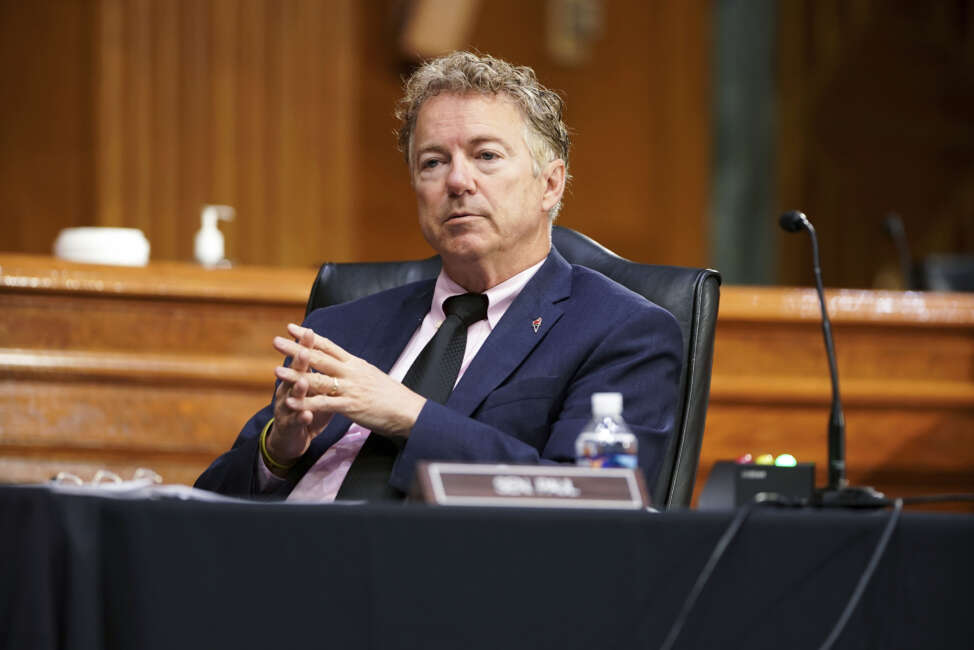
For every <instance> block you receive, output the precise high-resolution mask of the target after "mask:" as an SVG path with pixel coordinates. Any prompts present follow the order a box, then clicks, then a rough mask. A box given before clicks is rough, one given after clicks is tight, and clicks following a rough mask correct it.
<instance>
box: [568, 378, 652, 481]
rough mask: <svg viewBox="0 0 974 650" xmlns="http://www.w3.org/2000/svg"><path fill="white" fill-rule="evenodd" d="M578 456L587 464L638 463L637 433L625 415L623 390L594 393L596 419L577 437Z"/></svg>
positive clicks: (629, 465) (617, 464)
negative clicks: (623, 415)
mask: <svg viewBox="0 0 974 650" xmlns="http://www.w3.org/2000/svg"><path fill="white" fill-rule="evenodd" d="M575 458H576V462H577V463H578V464H579V465H582V466H584V467H631V468H635V467H637V466H638V464H639V456H638V454H637V442H636V436H634V435H633V434H632V432H631V431H630V430H629V426H628V425H627V424H626V421H625V420H623V419H622V394H620V393H594V394H593V395H592V420H591V421H590V422H589V423H588V424H587V425H585V428H584V429H582V433H580V434H579V436H578V438H577V439H576V440H575Z"/></svg>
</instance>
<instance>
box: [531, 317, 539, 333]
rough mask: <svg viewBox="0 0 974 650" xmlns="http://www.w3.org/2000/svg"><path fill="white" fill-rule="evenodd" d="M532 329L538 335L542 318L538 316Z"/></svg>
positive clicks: (533, 322) (532, 324) (532, 322)
mask: <svg viewBox="0 0 974 650" xmlns="http://www.w3.org/2000/svg"><path fill="white" fill-rule="evenodd" d="M531 327H533V328H534V333H535V334H537V333H538V328H540V327H541V317H540V316H538V317H537V318H535V319H534V320H533V321H531Z"/></svg>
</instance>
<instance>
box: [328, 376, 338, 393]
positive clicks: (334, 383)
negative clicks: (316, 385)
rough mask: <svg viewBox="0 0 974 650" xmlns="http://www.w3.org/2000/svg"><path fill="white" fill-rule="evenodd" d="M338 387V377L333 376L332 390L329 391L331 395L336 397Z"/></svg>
mask: <svg viewBox="0 0 974 650" xmlns="http://www.w3.org/2000/svg"><path fill="white" fill-rule="evenodd" d="M338 389H339V386H338V377H332V378H331V390H330V391H328V394H329V395H330V396H332V397H334V396H335V395H337V394H338Z"/></svg>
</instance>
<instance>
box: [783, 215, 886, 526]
mask: <svg viewBox="0 0 974 650" xmlns="http://www.w3.org/2000/svg"><path fill="white" fill-rule="evenodd" d="M778 223H779V224H780V225H781V228H782V229H783V230H785V231H787V232H798V231H800V230H805V231H808V234H809V236H810V237H811V239H812V260H813V262H814V264H815V288H816V289H817V290H818V302H819V306H820V307H821V309H822V336H823V337H824V338H825V352H826V356H827V357H828V360H829V374H830V375H831V378H832V408H831V411H830V413H829V437H828V440H829V466H828V470H829V480H828V484H827V485H826V486H825V487H824V488H819V489H817V490H816V491H815V503H816V505H820V506H830V507H851V508H878V507H883V506H885V505H887V504H888V501H887V499H886V497H885V496H884V495H883V494H882V493H881V492H877V491H876V490H874V489H873V488H871V487H853V486H850V485H849V481H848V480H846V475H845V414H844V413H843V412H842V399H841V397H840V395H839V369H838V367H837V365H836V362H835V343H834V342H833V340H832V322H831V321H830V320H829V312H828V309H826V306H825V289H824V288H823V285H822V268H821V265H820V263H819V256H818V237H816V236H815V227H814V226H812V223H811V222H810V221H809V220H808V217H806V216H805V215H804V214H803V213H801V212H799V211H797V210H792V211H790V212H785V213H784V214H783V215H781V217H780V218H779V219H778Z"/></svg>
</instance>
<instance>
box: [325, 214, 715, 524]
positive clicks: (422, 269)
mask: <svg viewBox="0 0 974 650" xmlns="http://www.w3.org/2000/svg"><path fill="white" fill-rule="evenodd" d="M552 237H553V241H554V245H555V248H557V249H558V252H560V253H561V254H562V255H563V256H564V257H565V259H567V260H568V261H569V262H571V263H573V264H580V265H582V266H587V267H589V268H591V269H595V270H596V271H599V272H600V273H602V274H604V275H607V276H608V277H610V278H612V279H613V280H615V281H616V282H618V283H620V284H622V285H625V286H626V287H628V288H629V289H631V290H632V291H635V292H636V293H639V294H641V295H643V296H645V297H646V298H648V299H649V300H651V301H653V302H655V303H656V304H657V305H660V306H661V307H663V308H665V309H667V310H668V311H670V313H672V314H673V315H674V316H675V317H676V319H677V321H679V323H680V328H681V330H682V331H683V355H684V360H685V362H684V366H683V372H682V375H681V377H680V393H679V394H680V408H679V413H678V420H677V426H676V435H675V436H674V438H673V440H672V441H671V442H670V446H669V449H668V450H667V456H666V459H665V460H664V462H663V464H662V466H661V469H660V473H659V478H658V480H657V483H656V485H655V486H652V487H651V492H652V497H653V503H654V505H656V507H657V508H673V507H687V506H689V505H690V497H691V495H692V493H693V483H694V479H695V477H696V473H697V463H698V461H699V459H700V445H701V443H702V441H703V431H704V422H705V420H706V417H707V401H708V399H709V396H710V371H711V366H712V364H713V355H714V330H715V327H716V324H717V306H718V301H719V298H720V273H718V272H717V271H714V270H711V269H693V268H683V267H678V266H658V265H652V264H638V263H636V262H631V261H629V260H627V259H624V258H622V257H619V256H618V255H616V254H615V253H613V252H612V251H610V250H609V249H607V248H605V247H604V246H602V245H600V244H598V243H597V242H595V241H593V240H592V239H589V238H588V237H586V236H585V235H582V234H580V233H577V232H575V231H574V230H570V229H568V228H563V227H561V226H555V227H554V232H553V234H552ZM439 271H440V259H439V257H431V258H428V259H425V260H415V261H408V262H356V263H345V264H336V263H325V264H323V265H322V266H321V269H320V270H319V271H318V277H317V279H316V280H315V283H314V286H313V287H312V288H311V296H310V297H309V299H308V307H307V313H310V312H311V311H312V310H314V309H318V308H319V307H327V306H328V305H335V304H338V303H342V302H346V301H349V300H354V299H356V298H360V297H362V296H367V295H369V294H372V293H375V292H377V291H382V290H385V289H391V288H393V287H397V286H400V285H403V284H406V283H408V282H415V281H417V280H423V279H427V278H434V277H436V275H437V274H438V273H439Z"/></svg>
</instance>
